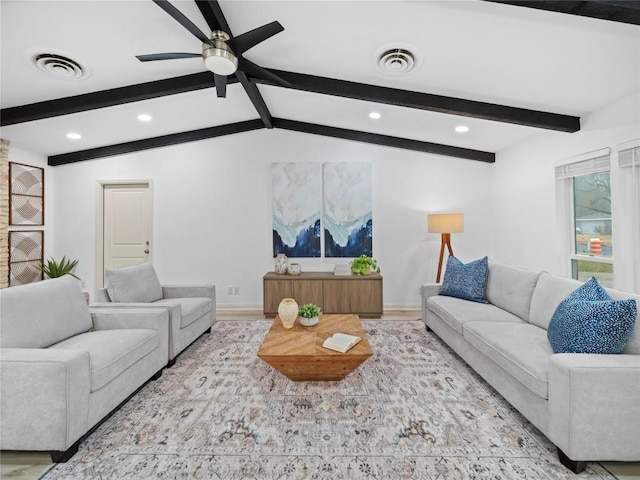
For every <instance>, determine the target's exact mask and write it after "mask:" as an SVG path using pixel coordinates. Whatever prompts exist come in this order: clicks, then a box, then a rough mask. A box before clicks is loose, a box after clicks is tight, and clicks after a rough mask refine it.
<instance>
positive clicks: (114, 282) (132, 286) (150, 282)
mask: <svg viewBox="0 0 640 480" xmlns="http://www.w3.org/2000/svg"><path fill="white" fill-rule="evenodd" d="M105 283H106V286H107V292H108V293H109V297H110V298H111V301H112V302H138V303H151V302H155V301H156V300H160V299H162V286H161V285H160V280H159V279H158V275H157V274H156V270H155V269H154V268H153V265H151V264H149V263H142V264H140V265H131V266H129V267H122V268H117V269H109V270H106V271H105Z"/></svg>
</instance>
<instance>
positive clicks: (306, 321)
mask: <svg viewBox="0 0 640 480" xmlns="http://www.w3.org/2000/svg"><path fill="white" fill-rule="evenodd" d="M298 315H300V325H302V326H305V327H313V326H314V325H317V324H318V317H320V315H322V310H320V307H319V306H317V305H315V304H313V303H306V304H304V305H301V306H300V308H298Z"/></svg>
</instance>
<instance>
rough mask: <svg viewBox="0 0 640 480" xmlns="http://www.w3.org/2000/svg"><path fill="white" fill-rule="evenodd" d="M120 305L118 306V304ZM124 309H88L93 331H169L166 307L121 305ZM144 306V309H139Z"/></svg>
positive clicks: (111, 305)
mask: <svg viewBox="0 0 640 480" xmlns="http://www.w3.org/2000/svg"><path fill="white" fill-rule="evenodd" d="M118 305H120V304H118ZM122 305H123V306H124V307H125V308H120V307H119V306H118V307H114V304H113V303H110V304H109V306H110V308H106V307H94V306H93V305H92V306H91V307H89V313H90V314H91V320H92V321H93V329H94V330H117V329H126V328H146V329H149V330H167V331H168V330H169V308H167V306H166V305H162V306H160V305H158V306H157V307H147V304H146V303H145V304H122ZM141 306H144V308H141Z"/></svg>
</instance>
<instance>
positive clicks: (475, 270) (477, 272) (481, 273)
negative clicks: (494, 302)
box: [440, 255, 489, 303]
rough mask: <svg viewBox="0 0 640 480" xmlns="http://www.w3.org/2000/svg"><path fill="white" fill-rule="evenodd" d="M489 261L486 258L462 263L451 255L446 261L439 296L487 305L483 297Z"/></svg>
mask: <svg viewBox="0 0 640 480" xmlns="http://www.w3.org/2000/svg"><path fill="white" fill-rule="evenodd" d="M488 275H489V259H488V258H487V257H484V258H481V259H480V260H475V261H473V262H469V263H466V264H465V263H462V262H461V261H460V260H458V259H457V258H456V257H454V256H453V255H451V256H450V257H449V258H448V259H447V269H446V270H445V272H444V279H443V280H442V288H441V289H440V295H446V296H448V297H457V298H463V299H465V300H471V301H472V302H479V303H489V302H488V301H487V298H486V296H485V290H486V288H487V276H488Z"/></svg>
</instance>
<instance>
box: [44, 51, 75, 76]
mask: <svg viewBox="0 0 640 480" xmlns="http://www.w3.org/2000/svg"><path fill="white" fill-rule="evenodd" d="M36 66H37V67H38V68H39V69H40V70H42V71H43V72H45V73H47V74H49V75H52V76H54V77H58V78H67V79H80V78H82V77H83V76H84V71H83V70H82V67H81V66H80V64H78V62H75V61H74V60H71V59H70V58H66V57H63V56H61V55H54V54H51V53H43V54H42V55H38V56H37V57H36Z"/></svg>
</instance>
